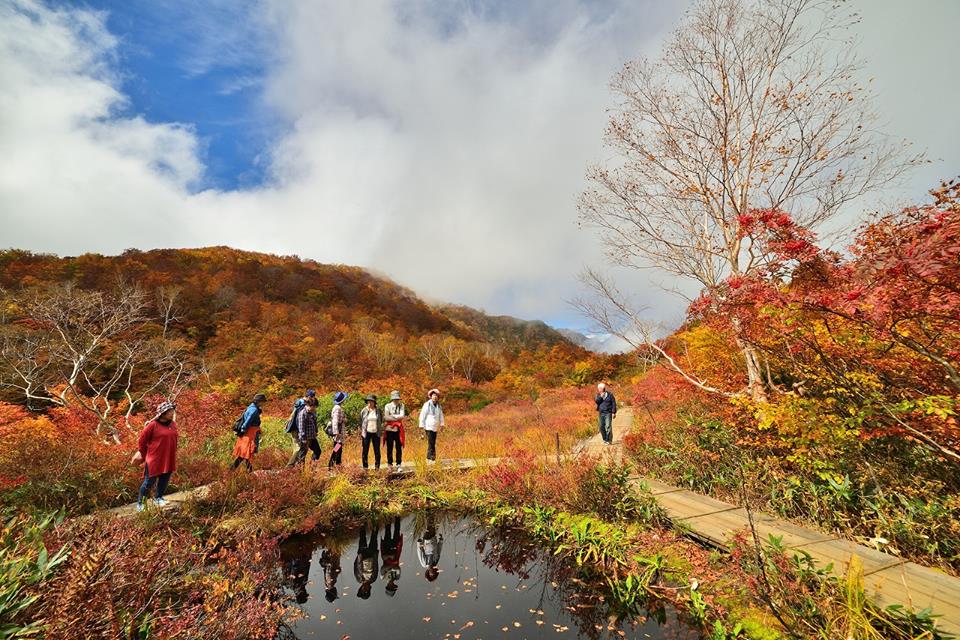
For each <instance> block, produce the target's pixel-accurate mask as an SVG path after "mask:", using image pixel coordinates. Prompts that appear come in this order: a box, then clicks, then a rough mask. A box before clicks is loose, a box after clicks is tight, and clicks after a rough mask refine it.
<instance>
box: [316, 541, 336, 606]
mask: <svg viewBox="0 0 960 640" xmlns="http://www.w3.org/2000/svg"><path fill="white" fill-rule="evenodd" d="M320 566H321V567H323V588H324V590H326V598H327V602H333V601H334V600H336V599H337V577H338V576H339V575H340V550H339V549H334V548H330V547H327V548H326V549H324V550H323V552H322V553H321V554H320Z"/></svg>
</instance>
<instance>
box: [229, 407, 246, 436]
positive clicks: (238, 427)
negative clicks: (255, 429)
mask: <svg viewBox="0 0 960 640" xmlns="http://www.w3.org/2000/svg"><path fill="white" fill-rule="evenodd" d="M244 414H246V412H244ZM231 429H232V431H233V433H234V434H235V435H238V436H242V435H243V416H240V417H239V418H237V421H236V422H234V423H233V427H231Z"/></svg>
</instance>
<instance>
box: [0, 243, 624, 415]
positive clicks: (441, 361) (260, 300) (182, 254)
mask: <svg viewBox="0 0 960 640" xmlns="http://www.w3.org/2000/svg"><path fill="white" fill-rule="evenodd" d="M62 283H73V284H74V285H75V286H76V287H77V288H78V289H79V290H81V291H101V292H110V291H113V290H114V289H116V288H117V287H118V286H119V285H118V283H122V284H123V285H125V286H128V287H129V286H135V287H137V288H138V289H139V290H140V291H141V292H143V293H144V295H145V297H146V299H147V301H148V304H147V310H146V315H147V316H148V324H149V326H150V327H151V329H150V331H151V332H153V333H154V334H162V335H163V336H164V337H165V338H174V339H178V340H181V341H183V342H184V343H185V344H186V345H187V351H188V352H189V355H190V356H191V358H192V363H193V365H195V367H197V368H199V369H200V370H202V376H203V378H204V380H203V382H204V383H205V384H208V385H209V386H210V387H212V388H213V389H216V390H219V391H222V392H226V393H227V394H228V395H234V396H238V397H239V396H242V395H249V394H251V393H253V392H255V391H266V392H267V393H268V394H269V395H270V396H271V397H280V396H289V395H291V394H293V393H296V392H297V391H298V390H301V389H302V388H304V387H316V388H318V389H324V390H331V389H337V388H356V387H358V386H361V385H362V384H363V383H365V382H367V381H370V380H391V381H392V383H390V384H393V385H394V386H404V387H410V388H418V389H419V388H422V387H424V386H426V385H431V386H432V385H435V384H444V385H446V386H450V385H453V386H455V387H476V385H478V384H486V385H487V386H488V390H490V392H491V393H490V394H487V395H491V394H492V395H494V396H495V395H497V394H496V391H495V390H496V389H500V390H501V391H503V392H504V393H508V392H509V393H515V392H518V391H519V392H522V393H524V394H529V393H530V392H533V391H536V390H537V389H540V388H545V387H553V386H557V385H560V384H562V383H564V382H567V381H569V380H570V379H571V377H572V376H574V373H575V372H574V370H575V367H577V366H578V365H579V369H577V374H576V375H578V376H579V377H581V378H582V377H583V375H584V372H586V373H588V374H590V375H594V374H598V375H599V374H603V373H605V372H607V370H608V369H609V367H610V365H609V363H608V362H606V361H604V360H603V359H601V358H599V357H595V356H593V355H592V354H590V353H588V352H586V351H585V350H583V349H582V348H580V347H578V346H575V345H573V344H572V343H570V342H569V341H568V340H566V339H565V338H564V337H562V336H561V335H560V334H559V333H558V332H556V331H555V330H553V329H551V328H550V327H548V326H546V325H545V324H543V323H540V322H525V321H522V320H517V319H515V318H506V317H499V318H493V317H490V316H487V315H485V314H484V313H482V312H480V311H476V310H473V309H468V308H465V307H453V306H431V305H429V304H427V303H426V302H424V301H423V300H421V299H420V298H418V297H417V296H416V295H415V294H414V293H413V292H411V291H410V290H408V289H405V288H404V287H402V286H399V285H397V284H396V283H394V282H391V281H389V280H387V279H385V278H382V277H377V276H374V275H372V274H371V273H369V272H367V271H365V270H363V269H360V268H357V267H349V266H343V265H325V264H320V263H317V262H314V261H310V260H302V259H299V258H297V257H290V256H275V255H267V254H260V253H251V252H245V251H239V250H235V249H230V248H225V247H212V248H203V249H160V250H154V251H137V250H129V251H126V252H124V253H123V254H122V255H119V256H102V255H98V254H85V255H82V256H77V257H65V258H59V257H56V256H51V255H39V254H33V253H30V252H27V251H20V250H8V251H3V252H0V289H3V290H5V291H6V292H7V294H8V295H13V296H18V295H19V296H22V295H25V294H26V295H30V293H31V292H42V291H44V290H45V289H47V288H49V287H51V286H56V285H59V284H62ZM7 313H8V316H7V320H8V321H9V320H10V319H11V318H12V319H13V320H14V321H17V313H18V312H17V309H16V308H15V305H13V308H11V307H10V305H8V309H7ZM21 315H25V314H21ZM21 320H28V318H24V317H21ZM3 393H4V394H5V395H4V398H5V399H6V400H8V401H13V402H17V401H18V398H17V397H16V393H13V392H11V391H10V390H9V389H8V390H6V391H5V392H3ZM461 395H464V394H461ZM466 395H468V396H469V395H470V394H466ZM467 400H468V402H467V404H469V403H470V402H476V399H474V400H470V399H469V398H467Z"/></svg>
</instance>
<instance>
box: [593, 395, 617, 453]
mask: <svg viewBox="0 0 960 640" xmlns="http://www.w3.org/2000/svg"><path fill="white" fill-rule="evenodd" d="M596 402H597V413H599V414H600V437H602V438H603V444H613V419H614V418H616V417H617V400H616V398H614V397H613V394H612V393H610V392H609V391H607V385H605V384H603V383H602V382H601V383H600V384H598V385H597V397H596Z"/></svg>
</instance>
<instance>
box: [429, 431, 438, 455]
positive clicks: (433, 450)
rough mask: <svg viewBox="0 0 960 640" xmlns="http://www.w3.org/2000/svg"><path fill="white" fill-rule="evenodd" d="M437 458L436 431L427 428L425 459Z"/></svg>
mask: <svg viewBox="0 0 960 640" xmlns="http://www.w3.org/2000/svg"><path fill="white" fill-rule="evenodd" d="M436 459H437V432H436V431H429V430H427V460H436Z"/></svg>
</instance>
